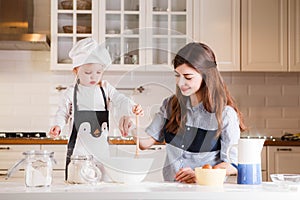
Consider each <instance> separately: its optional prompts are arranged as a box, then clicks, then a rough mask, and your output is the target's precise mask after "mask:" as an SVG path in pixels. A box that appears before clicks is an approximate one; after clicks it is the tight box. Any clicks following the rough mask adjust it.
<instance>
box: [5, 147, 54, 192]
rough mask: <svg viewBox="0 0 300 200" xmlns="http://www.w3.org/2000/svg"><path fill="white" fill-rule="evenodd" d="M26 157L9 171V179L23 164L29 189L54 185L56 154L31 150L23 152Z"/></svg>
mask: <svg viewBox="0 0 300 200" xmlns="http://www.w3.org/2000/svg"><path fill="white" fill-rule="evenodd" d="M23 155H24V156H25V157H24V158H23V159H22V160H20V161H18V162H17V163H16V164H15V165H14V166H13V167H12V168H11V169H9V170H8V173H7V178H9V177H10V176H11V175H12V174H13V173H14V172H15V171H16V170H18V169H19V167H20V166H21V164H25V185H26V186H27V187H47V186H50V185H51V183H52V169H53V161H54V162H55V160H54V158H53V155H54V152H49V151H46V150H43V151H40V150H31V151H26V152H23Z"/></svg>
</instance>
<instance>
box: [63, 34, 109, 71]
mask: <svg viewBox="0 0 300 200" xmlns="http://www.w3.org/2000/svg"><path fill="white" fill-rule="evenodd" d="M69 56H70V58H71V59H72V61H73V68H75V67H78V66H81V65H84V64H88V63H98V64H101V65H103V67H104V68H106V67H108V65H110V64H111V58H110V55H109V53H108V51H107V50H106V48H105V47H104V45H99V44H98V43H97V42H96V41H95V40H94V39H92V38H85V39H82V40H80V41H78V42H77V43H76V44H75V45H74V46H73V48H72V49H71V51H70V52H69Z"/></svg>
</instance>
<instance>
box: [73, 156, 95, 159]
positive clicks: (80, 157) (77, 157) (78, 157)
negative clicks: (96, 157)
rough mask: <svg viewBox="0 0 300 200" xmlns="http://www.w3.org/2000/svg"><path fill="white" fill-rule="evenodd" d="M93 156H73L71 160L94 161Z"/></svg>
mask: <svg viewBox="0 0 300 200" xmlns="http://www.w3.org/2000/svg"><path fill="white" fill-rule="evenodd" d="M92 159H93V156H92V155H72V156H71V160H92Z"/></svg>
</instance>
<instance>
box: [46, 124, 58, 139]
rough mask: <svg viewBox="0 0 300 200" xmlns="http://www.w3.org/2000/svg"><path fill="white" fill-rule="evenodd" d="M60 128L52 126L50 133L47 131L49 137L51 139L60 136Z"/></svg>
mask: <svg viewBox="0 0 300 200" xmlns="http://www.w3.org/2000/svg"><path fill="white" fill-rule="evenodd" d="M60 131H61V130H60V127H59V126H53V127H52V128H51V129H50V131H49V135H50V137H52V138H55V137H58V136H59V134H60Z"/></svg>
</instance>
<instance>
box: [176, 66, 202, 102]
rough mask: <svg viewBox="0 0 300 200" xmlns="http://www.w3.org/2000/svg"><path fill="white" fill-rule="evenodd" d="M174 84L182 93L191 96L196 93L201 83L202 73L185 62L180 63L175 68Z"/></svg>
mask: <svg viewBox="0 0 300 200" xmlns="http://www.w3.org/2000/svg"><path fill="white" fill-rule="evenodd" d="M175 77H176V84H177V85H178V87H179V88H180V91H181V93H182V95H184V96H191V95H193V94H196V93H197V92H198V91H199V89H200V86H201V83H202V75H201V74H200V73H199V72H198V71H197V70H196V69H194V68H192V67H190V66H188V65H187V64H182V65H179V66H178V67H176V69H175Z"/></svg>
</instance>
